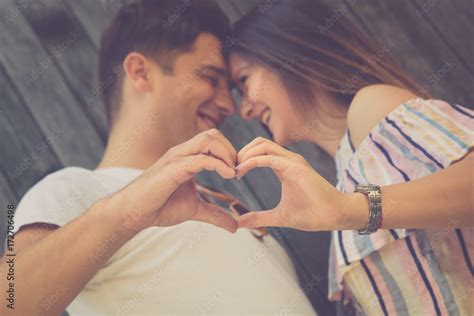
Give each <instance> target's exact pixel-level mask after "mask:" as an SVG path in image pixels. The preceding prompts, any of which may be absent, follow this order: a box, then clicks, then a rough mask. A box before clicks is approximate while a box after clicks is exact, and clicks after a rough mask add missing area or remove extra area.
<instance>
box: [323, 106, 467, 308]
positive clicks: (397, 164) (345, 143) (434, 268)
mask: <svg viewBox="0 0 474 316" xmlns="http://www.w3.org/2000/svg"><path fill="white" fill-rule="evenodd" d="M473 117H474V111H472V110H470V109H467V108H464V107H461V106H458V105H454V104H448V103H446V102H444V101H440V100H425V99H421V98H418V99H412V100H409V101H407V102H405V103H403V104H401V105H400V106H398V107H397V108H395V109H394V110H393V111H392V112H390V113H389V114H388V115H387V116H386V117H385V118H384V119H383V120H382V121H381V122H379V123H378V124H377V125H376V126H375V127H374V128H373V129H372V130H371V132H370V133H369V135H368V136H367V137H366V138H365V139H364V140H363V141H362V143H361V144H360V145H359V147H358V148H357V149H354V146H353V145H352V142H351V139H350V133H349V130H346V133H345V135H344V137H343V138H342V140H341V143H340V145H339V147H338V150H337V153H336V158H335V159H336V167H337V177H338V183H337V189H338V190H339V191H342V192H353V191H354V188H355V185H356V184H358V183H361V184H368V183H372V184H378V185H389V184H395V183H400V182H406V181H410V180H414V179H417V178H421V177H423V176H426V175H429V174H431V173H434V172H436V171H438V170H440V169H443V168H446V167H448V166H449V165H450V164H451V163H453V162H454V161H456V160H458V159H460V158H462V157H463V156H465V155H466V154H467V153H468V152H469V150H470V149H471V148H472V147H473V143H474V139H473V128H474V120H473ZM382 198H383V197H382ZM388 205H389V206H388V208H389V211H396V208H397V205H396V201H393V202H392V203H389V204H388ZM385 211H387V210H385ZM458 224H459V223H457V222H456V221H455V220H451V221H448V222H447V223H446V227H445V228H444V229H439V230H421V229H388V230H379V231H377V232H376V233H374V234H371V235H359V234H358V233H357V231H349V230H348V231H335V232H333V233H332V242H331V255H330V263H329V293H328V295H329V299H330V300H341V299H343V300H344V302H345V303H349V302H350V303H351V304H349V305H348V306H353V308H355V309H356V310H357V311H359V312H361V313H364V314H374V315H381V314H382V315H383V314H402V315H403V314H420V315H427V314H428V315H436V314H449V315H459V314H460V315H472V313H473V306H472V304H473V303H472V301H473V295H474V294H473V293H474V292H473V288H474V284H473V267H472V261H471V260H472V259H471V258H473V254H474V253H473V252H474V228H466V229H464V228H463V229H456V227H457V225H458ZM354 306H355V307H354Z"/></svg>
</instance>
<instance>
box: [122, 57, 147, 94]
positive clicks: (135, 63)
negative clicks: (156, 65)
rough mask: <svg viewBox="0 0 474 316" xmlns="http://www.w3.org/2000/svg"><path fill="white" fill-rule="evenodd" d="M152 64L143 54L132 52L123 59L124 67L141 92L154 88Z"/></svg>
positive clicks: (134, 85)
mask: <svg viewBox="0 0 474 316" xmlns="http://www.w3.org/2000/svg"><path fill="white" fill-rule="evenodd" d="M151 67H152V64H151V62H150V61H149V60H148V58H146V57H145V56H144V55H143V54H140V53H137V52H132V53H130V54H128V55H127V57H126V58H125V60H124V61H123V69H124V71H125V74H126V76H127V77H128V78H129V79H130V81H131V82H132V85H133V87H134V88H135V89H137V90H138V91H139V92H143V93H145V92H150V91H151V90H152V82H151V71H152V69H151Z"/></svg>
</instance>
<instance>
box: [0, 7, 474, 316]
mask: <svg viewBox="0 0 474 316" xmlns="http://www.w3.org/2000/svg"><path fill="white" fill-rule="evenodd" d="M315 1H316V0H315ZM320 1H323V2H326V3H327V4H328V5H330V6H332V7H333V9H334V12H337V11H339V12H344V14H345V15H347V16H348V17H349V18H350V19H351V20H352V21H353V22H354V23H355V24H356V25H357V27H359V28H360V29H361V30H362V31H363V32H365V33H366V34H367V35H368V36H369V37H370V38H371V39H372V40H374V41H375V42H376V43H378V44H379V45H380V46H382V45H384V44H386V43H387V41H391V42H392V43H393V45H391V46H390V47H392V48H391V49H390V51H389V54H390V55H391V56H392V57H393V58H394V60H395V61H396V62H397V63H398V64H399V65H400V66H402V67H403V68H404V69H405V70H407V71H408V72H409V73H410V74H411V75H412V76H413V77H414V78H415V79H416V80H418V81H419V82H420V83H421V85H422V86H423V87H424V88H425V89H426V90H427V91H428V92H430V93H431V94H432V95H433V96H434V97H435V98H441V99H445V100H447V101H450V102H454V103H457V104H462V105H465V106H468V107H470V108H473V107H474V102H473V101H474V89H473V87H474V66H473V64H472V59H473V53H474V42H473V40H472V39H471V36H470V35H471V34H470V32H471V30H472V29H473V20H472V16H474V6H473V3H472V1H470V0H397V1H392V0H320ZM123 2H125V0H100V1H99V0H97V1H96V0H38V1H32V0H28V1H24V0H22V1H20V0H2V1H1V2H0V43H2V46H1V48H0V97H1V98H0V152H1V156H0V161H1V166H0V201H1V205H0V207H1V210H2V212H1V214H0V230H1V234H2V236H4V235H5V231H6V221H5V219H6V218H5V215H4V212H5V211H6V205H7V204H15V205H16V204H17V203H18V201H19V199H20V198H21V196H22V195H23V194H24V193H25V192H26V191H27V190H28V189H29V188H30V187H31V186H33V185H34V184H35V183H36V182H38V181H39V180H40V179H42V178H43V177H44V176H45V175H47V174H48V173H51V172H53V171H55V170H58V169H60V168H63V167H66V166H82V167H86V168H93V167H94V166H95V165H96V164H97V162H98V160H99V159H100V157H101V154H102V152H103V149H104V144H105V141H106V137H107V124H106V119H105V114H104V111H103V106H102V103H101V100H100V96H99V95H98V90H97V87H98V86H99V82H98V79H97V76H96V67H97V52H98V49H99V39H100V34H101V32H102V30H103V29H104V28H105V26H106V25H107V24H108V22H109V21H110V19H111V17H112V16H113V14H114V13H115V11H116V10H117V8H118V7H119V6H120V5H121V4H122V3H123ZM218 2H219V4H220V5H221V7H222V8H223V10H224V11H225V12H226V13H227V14H228V15H229V17H230V18H231V20H232V21H236V20H237V19H239V17H241V16H242V15H243V14H245V12H247V11H248V10H250V9H251V8H252V7H253V6H255V5H256V2H257V1H256V0H218ZM270 2H275V1H270ZM341 10H342V11H341ZM321 23H324V21H321ZM222 130H223V132H224V133H225V134H226V135H227V136H228V137H229V139H230V140H231V141H232V142H233V143H234V144H235V146H236V147H237V148H241V147H242V146H244V145H245V144H246V143H248V142H249V141H251V140H252V139H253V138H254V137H256V136H257V135H264V136H268V135H265V131H264V130H263V129H262V128H261V127H260V126H259V125H258V124H257V123H255V122H250V123H248V122H246V123H244V122H242V121H240V120H239V119H238V117H236V116H234V117H231V118H230V119H228V120H227V121H226V123H225V124H224V126H223V127H222ZM292 149H293V150H295V151H298V152H300V153H303V154H304V155H305V156H306V157H308V159H309V161H310V163H311V164H312V165H313V167H314V168H315V169H316V170H318V171H319V172H320V173H321V174H322V175H323V176H324V177H326V178H327V179H328V180H329V181H331V182H332V183H335V181H336V179H335V167H334V163H333V161H332V160H331V158H330V157H329V156H328V155H326V154H325V153H324V152H322V151H321V150H319V149H318V148H317V147H315V146H313V145H310V144H297V145H295V146H292ZM199 180H200V181H201V182H203V183H205V184H208V185H211V186H214V187H220V188H223V189H224V190H226V191H228V192H230V193H232V194H233V195H234V196H236V197H238V198H240V199H241V200H243V201H244V202H245V203H246V204H247V205H249V206H250V207H251V208H254V209H265V208H271V207H273V206H275V205H276V204H277V203H278V200H279V195H280V185H279V183H278V181H277V179H276V177H275V176H274V174H273V173H272V172H270V171H269V170H256V171H253V172H251V173H250V174H249V175H248V176H246V177H245V178H244V179H242V180H240V181H222V180H221V179H220V178H218V177H215V176H214V175H212V174H209V173H203V174H201V175H200V176H199ZM272 233H273V234H274V235H275V236H277V237H278V239H279V241H281V243H282V244H283V245H284V247H285V248H286V249H287V250H288V251H289V253H290V255H291V257H292V259H293V260H294V262H295V265H296V267H297V270H298V273H299V276H300V280H301V283H302V284H303V285H305V284H308V283H309V282H311V280H314V278H317V279H320V281H319V283H318V286H317V287H316V288H315V290H314V291H312V292H311V293H307V294H308V296H309V297H310V299H311V301H312V303H313V304H314V305H315V307H316V308H317V310H318V311H319V312H320V313H321V314H332V313H333V311H334V310H333V306H332V305H331V304H329V303H328V302H327V301H326V299H325V296H326V271H327V257H328V246H329V234H328V233H306V232H299V231H295V230H290V229H273V230H272ZM0 251H2V252H3V244H2V246H0Z"/></svg>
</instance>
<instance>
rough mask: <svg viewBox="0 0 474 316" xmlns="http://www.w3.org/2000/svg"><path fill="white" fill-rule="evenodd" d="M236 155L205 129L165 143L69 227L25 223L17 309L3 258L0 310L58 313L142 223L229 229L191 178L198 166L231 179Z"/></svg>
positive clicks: (229, 221)
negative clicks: (10, 299) (156, 156)
mask: <svg viewBox="0 0 474 316" xmlns="http://www.w3.org/2000/svg"><path fill="white" fill-rule="evenodd" d="M236 156H237V153H236V151H235V149H234V148H233V146H232V145H231V144H230V142H228V140H227V139H225V138H224V136H223V135H222V134H221V133H220V132H219V131H217V130H210V131H208V132H205V133H202V134H199V135H197V136H196V137H194V138H193V139H191V140H189V141H188V142H186V143H184V144H181V145H179V146H176V147H174V148H172V149H170V150H169V151H168V152H167V153H166V154H165V155H164V156H163V157H162V158H161V159H160V160H158V161H157V162H156V163H155V164H154V165H153V166H152V167H150V168H149V169H148V170H146V171H145V172H144V173H143V174H142V175H141V176H139V177H138V178H137V179H135V180H134V181H133V182H132V183H130V184H129V185H128V186H126V187H125V188H124V189H122V190H121V191H120V192H117V193H116V194H114V195H112V196H110V197H108V198H105V199H102V200H99V201H97V202H96V203H95V204H93V205H92V206H91V208H89V209H88V210H87V211H86V212H85V213H84V214H83V215H81V216H80V217H78V218H76V219H75V220H73V221H71V222H70V223H68V224H67V225H64V226H63V227H61V228H57V229H54V227H49V228H46V229H41V228H38V226H36V227H35V225H30V226H26V228H25V229H23V230H21V231H20V232H19V233H18V235H17V237H18V241H19V244H16V245H15V250H16V251H17V253H16V256H15V257H14V258H15V259H14V262H15V266H14V271H15V310H11V309H9V308H8V307H7V306H6V304H7V302H6V300H5V295H6V290H7V287H8V282H7V280H6V275H7V273H8V265H7V260H8V258H7V257H4V258H3V259H2V261H1V262H0V269H1V270H0V293H2V294H1V295H0V296H1V297H0V301H1V303H0V304H1V305H0V314H1V315H33V314H36V313H38V312H43V313H44V314H46V315H59V314H61V313H62V312H63V311H64V309H65V308H66V307H67V306H68V305H69V304H70V303H71V302H72V300H73V299H74V298H75V297H76V296H77V295H78V294H79V293H80V291H81V290H82V289H83V288H84V287H85V285H86V284H87V282H89V281H90V280H91V279H92V277H93V276H94V274H95V273H96V272H97V271H98V270H99V269H100V268H101V267H102V266H103V265H104V264H105V263H106V262H107V260H108V259H109V258H110V257H111V256H112V255H113V254H114V253H115V252H116V251H117V250H118V249H119V248H120V247H121V246H122V245H123V244H125V243H126V242H127V241H128V240H130V239H131V238H132V237H133V236H134V235H135V234H137V233H138V232H140V231H141V230H143V229H145V228H148V227H153V226H172V225H176V224H179V223H182V222H185V221H188V220H197V221H203V222H208V223H211V224H214V225H217V226H219V227H221V228H224V229H226V230H228V231H230V232H235V230H236V229H237V223H236V221H235V219H234V218H233V217H232V216H231V215H230V214H229V213H227V212H225V211H224V210H222V209H221V208H219V207H218V206H215V205H212V204H209V203H205V202H203V201H202V200H200V199H199V198H198V197H197V196H196V194H195V188H194V181H193V178H194V176H195V174H196V173H198V172H200V171H202V170H208V171H216V172H217V173H219V174H220V175H221V176H222V177H224V178H233V177H234V176H235V171H234V165H233V164H234V161H235V159H236ZM183 205H184V207H183ZM53 298H54V299H53Z"/></svg>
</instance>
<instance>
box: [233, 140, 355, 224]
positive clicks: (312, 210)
mask: <svg viewBox="0 0 474 316" xmlns="http://www.w3.org/2000/svg"><path fill="white" fill-rule="evenodd" d="M238 163H239V165H238V166H237V168H236V170H237V174H236V176H237V177H242V176H244V175H245V174H246V173H247V172H248V171H250V170H252V169H253V168H258V167H269V168H271V169H273V171H274V172H275V174H276V175H277V177H278V178H279V179H280V181H281V185H282V193H281V200H280V203H279V204H278V205H277V206H276V207H275V208H274V209H271V210H266V211H257V212H250V213H247V214H245V215H242V216H240V217H239V218H237V222H238V225H239V228H241V227H264V226H280V227H291V228H296V229H299V230H307V231H322V230H336V229H353V228H354V227H351V226H353V224H350V222H351V220H352V219H351V218H350V212H349V205H350V203H351V198H352V195H351V196H349V195H347V194H344V193H342V192H339V191H338V190H337V189H336V188H334V186H332V185H331V184H330V183H329V182H328V181H326V180H325V179H324V178H323V177H321V176H320V175H319V174H318V173H317V172H316V171H315V170H314V169H313V168H312V167H311V166H310V165H309V163H308V162H307V161H306V160H305V159H304V158H303V157H302V156H301V155H298V154H296V153H293V152H291V151H288V150H286V149H285V148H283V147H281V146H280V145H278V144H276V143H274V142H272V141H270V140H268V139H265V138H262V137H258V138H256V139H255V140H253V141H252V142H251V143H249V144H248V145H246V146H245V147H244V148H242V150H241V151H240V152H239V153H238ZM362 198H364V197H363V196H362ZM361 226H363V224H362V225H361Z"/></svg>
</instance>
